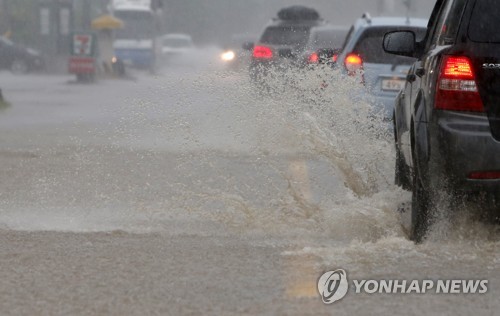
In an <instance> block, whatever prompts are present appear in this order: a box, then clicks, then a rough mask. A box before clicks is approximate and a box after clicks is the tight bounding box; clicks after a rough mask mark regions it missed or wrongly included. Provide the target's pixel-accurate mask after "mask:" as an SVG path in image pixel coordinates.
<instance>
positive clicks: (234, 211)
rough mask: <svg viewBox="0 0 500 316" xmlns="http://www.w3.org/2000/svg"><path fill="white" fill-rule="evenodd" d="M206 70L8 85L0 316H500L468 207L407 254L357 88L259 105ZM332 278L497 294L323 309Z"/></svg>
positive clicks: (390, 161)
mask: <svg viewBox="0 0 500 316" xmlns="http://www.w3.org/2000/svg"><path fill="white" fill-rule="evenodd" d="M200 64H201V65H204V66H200V67H196V66H193V65H191V67H190V69H189V70H188V71H186V70H185V69H182V71H181V70H180V68H179V67H166V68H165V69H163V70H162V71H161V72H159V73H158V74H156V75H149V74H146V73H140V72H137V73H134V74H133V75H132V76H131V78H128V79H119V80H100V81H98V82H97V83H96V84H77V83H75V82H73V78H72V77H69V76H56V75H54V76H43V75H25V76H15V75H12V74H10V73H8V72H2V73H0V83H1V87H2V90H3V92H4V94H5V97H6V98H7V99H8V101H9V103H10V107H9V108H7V109H4V110H0V177H1V179H2V180H1V181H0V266H1V269H0V280H1V281H0V314H2V315H38V314H41V315H76V314H80V315H82V314H83V315H85V314H92V315H124V314H132V315H150V314H151V315H180V314H183V315H246V314H248V315H250V314H251V315H266V314H267V315H270V314H273V315H276V314H278V315H323V314H325V315H327V314H335V315H374V314H385V315H399V314H408V315H413V314H439V315H470V314H475V315H495V314H497V315H498V310H500V300H499V299H498V297H499V295H498V293H499V291H500V288H499V287H500V231H499V228H498V226H495V225H491V224H487V223H483V222H480V221H475V220H471V219H470V218H469V215H468V213H470V212H468V208H470V206H464V208H463V209H457V210H453V211H456V213H458V214H459V215H458V216H455V217H453V218H454V220H451V221H449V220H447V218H448V217H447V216H443V218H442V219H441V220H440V221H439V222H438V224H437V225H436V227H435V228H434V229H433V231H432V232H431V234H430V237H429V240H428V241H426V242H425V243H423V244H421V245H415V244H414V243H413V242H411V241H409V240H408V237H407V235H406V233H405V231H404V230H403V228H402V225H401V218H400V217H401V216H400V215H399V213H398V210H400V209H403V208H404V207H405V205H408V203H409V202H410V200H411V196H410V193H409V192H405V191H402V190H401V189H399V188H397V187H395V186H394V185H393V178H394V171H393V170H394V158H393V157H394V149H393V143H392V141H391V137H392V136H391V135H390V133H388V132H387V127H386V126H385V125H384V124H385V123H383V122H378V121H377V119H373V118H372V119H370V120H368V119H363V117H368V115H364V113H366V112H367V111H369V110H368V109H367V107H368V105H367V104H364V103H363V102H362V101H359V100H358V101H354V100H353V98H352V86H353V85H352V82H349V81H347V82H346V81H345V80H343V81H341V80H338V81H335V82H334V83H333V84H331V85H329V86H328V87H327V88H325V89H323V90H321V91H318V90H317V89H315V87H317V86H320V85H319V84H318V81H317V80H316V81H315V80H314V78H308V79H307V80H303V82H306V83H307V82H309V83H310V84H311V89H304V90H302V91H296V90H295V89H290V90H287V91H284V92H283V91H282V92H280V93H276V94H262V93H260V92H259V91H258V89H256V88H255V87H254V86H253V85H252V84H250V82H249V80H248V78H247V77H248V75H247V74H246V73H245V72H242V73H234V72H230V71H226V70H225V69H223V67H221V66H220V65H218V64H217V63H209V62H208V61H207V60H205V61H202V62H200ZM207 65H208V66H207ZM339 268H342V269H345V270H346V271H347V272H348V274H349V278H350V279H358V280H361V279H375V280H382V279H399V280H403V279H404V280H414V279H416V280H424V279H432V280H437V279H444V280H453V279H460V280H462V279H465V280H469V279H474V280H476V279H486V280H488V281H489V283H488V292H487V293H486V294H470V295H466V294H448V295H446V294H430V293H428V294H410V295H402V294H355V293H354V289H351V290H350V291H349V293H348V295H347V296H346V297H345V298H344V299H343V300H342V301H341V302H338V303H336V304H335V305H324V304H323V303H322V301H321V297H320V295H319V294H318V289H317V281H318V279H319V277H320V276H321V274H322V273H323V272H325V271H329V270H334V269H339Z"/></svg>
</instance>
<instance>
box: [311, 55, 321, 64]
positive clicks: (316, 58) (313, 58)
mask: <svg viewBox="0 0 500 316" xmlns="http://www.w3.org/2000/svg"><path fill="white" fill-rule="evenodd" d="M318 62H319V55H318V53H312V54H311V56H309V63H311V64H317V63H318Z"/></svg>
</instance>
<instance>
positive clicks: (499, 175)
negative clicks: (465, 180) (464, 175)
mask: <svg viewBox="0 0 500 316" xmlns="http://www.w3.org/2000/svg"><path fill="white" fill-rule="evenodd" d="M469 179H471V180H496V179H500V171H477V172H472V173H470V174H469Z"/></svg>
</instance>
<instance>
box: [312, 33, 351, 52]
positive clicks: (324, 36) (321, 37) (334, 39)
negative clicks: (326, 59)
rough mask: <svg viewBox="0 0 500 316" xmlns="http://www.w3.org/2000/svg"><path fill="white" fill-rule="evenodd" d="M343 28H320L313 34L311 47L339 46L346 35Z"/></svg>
mask: <svg viewBox="0 0 500 316" xmlns="http://www.w3.org/2000/svg"><path fill="white" fill-rule="evenodd" d="M346 34H347V31H345V30H321V31H317V32H315V34H314V38H313V40H312V41H313V42H312V46H313V48H340V47H341V46H342V43H343V41H344V39H345V37H346Z"/></svg>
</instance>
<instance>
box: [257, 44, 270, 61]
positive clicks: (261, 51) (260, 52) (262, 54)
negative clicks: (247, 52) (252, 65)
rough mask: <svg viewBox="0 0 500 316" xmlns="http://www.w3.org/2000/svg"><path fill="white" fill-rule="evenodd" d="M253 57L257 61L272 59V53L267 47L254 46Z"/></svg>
mask: <svg viewBox="0 0 500 316" xmlns="http://www.w3.org/2000/svg"><path fill="white" fill-rule="evenodd" d="M253 57H254V58H258V59H271V58H273V51H272V50H271V49H270V48H269V47H267V46H255V48H254V49H253Z"/></svg>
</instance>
